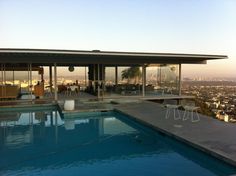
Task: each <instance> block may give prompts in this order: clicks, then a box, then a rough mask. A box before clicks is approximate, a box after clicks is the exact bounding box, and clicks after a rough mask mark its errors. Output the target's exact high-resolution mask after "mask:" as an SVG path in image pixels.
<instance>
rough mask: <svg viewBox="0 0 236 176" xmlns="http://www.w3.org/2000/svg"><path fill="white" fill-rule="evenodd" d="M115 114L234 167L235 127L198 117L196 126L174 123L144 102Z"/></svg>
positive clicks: (160, 109) (163, 111)
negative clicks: (129, 118) (122, 115)
mask: <svg viewBox="0 0 236 176" xmlns="http://www.w3.org/2000/svg"><path fill="white" fill-rule="evenodd" d="M115 110H117V111H120V112H122V113H124V114H126V115H129V116H131V118H133V119H135V120H137V121H139V122H142V123H144V124H145V125H147V126H150V127H152V128H154V129H157V130H159V131H161V132H163V133H165V134H167V135H169V136H172V137H174V138H176V139H178V140H181V141H183V142H185V143H187V144H189V145H191V146H193V147H195V148H198V149H200V150H202V151H204V152H207V153H208V154H210V155H212V156H215V157H217V158H219V159H220V160H224V161H225V162H227V163H229V164H231V165H234V166H236V124H232V123H226V122H222V121H219V120H217V119H213V118H211V117H207V116H204V115H200V114H199V116H200V121H198V122H191V120H190V119H188V120H186V121H183V120H174V118H173V116H170V117H169V118H168V119H166V118H165V114H166V108H164V107H163V106H161V105H160V104H158V103H154V102H147V101H142V102H139V103H129V104H119V105H116V106H115ZM183 114H184V112H183V111H180V115H181V117H182V116H183Z"/></svg>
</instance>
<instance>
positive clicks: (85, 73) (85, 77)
mask: <svg viewBox="0 0 236 176" xmlns="http://www.w3.org/2000/svg"><path fill="white" fill-rule="evenodd" d="M84 79H85V88H86V87H87V67H86V66H85V69H84Z"/></svg>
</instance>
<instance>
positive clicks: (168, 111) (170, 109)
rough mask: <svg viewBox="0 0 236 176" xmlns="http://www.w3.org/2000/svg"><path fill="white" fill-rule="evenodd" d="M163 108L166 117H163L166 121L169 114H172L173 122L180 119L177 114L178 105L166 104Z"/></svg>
mask: <svg viewBox="0 0 236 176" xmlns="http://www.w3.org/2000/svg"><path fill="white" fill-rule="evenodd" d="M165 107H166V115H165V118H166V119H168V118H169V116H170V115H171V112H173V114H174V120H178V119H181V117H180V113H179V107H180V105H173V104H166V105H165ZM176 113H177V114H178V116H176Z"/></svg>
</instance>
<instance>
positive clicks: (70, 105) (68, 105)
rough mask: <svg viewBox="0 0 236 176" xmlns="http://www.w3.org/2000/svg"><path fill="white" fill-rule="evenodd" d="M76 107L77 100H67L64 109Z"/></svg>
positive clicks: (69, 109)
mask: <svg viewBox="0 0 236 176" xmlns="http://www.w3.org/2000/svg"><path fill="white" fill-rule="evenodd" d="M74 109H75V100H65V103H64V110H65V111H73V110H74Z"/></svg>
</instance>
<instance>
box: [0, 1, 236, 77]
mask: <svg viewBox="0 0 236 176" xmlns="http://www.w3.org/2000/svg"><path fill="white" fill-rule="evenodd" d="M0 48H40V49H75V50H95V49H96V50H102V51H136V52H157V53H158V52H159V53H195V54H223V55H228V57H229V59H227V60H216V61H208V64H207V65H205V64H204V65H202V64H201V65H184V66H183V75H184V76H185V77H197V76H199V77H200V76H201V77H236V74H235V65H236V0H119V1H115V0H113V1H112V0H83V1H81V0H40V1H36V0H20V1H19V0H0Z"/></svg>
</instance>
